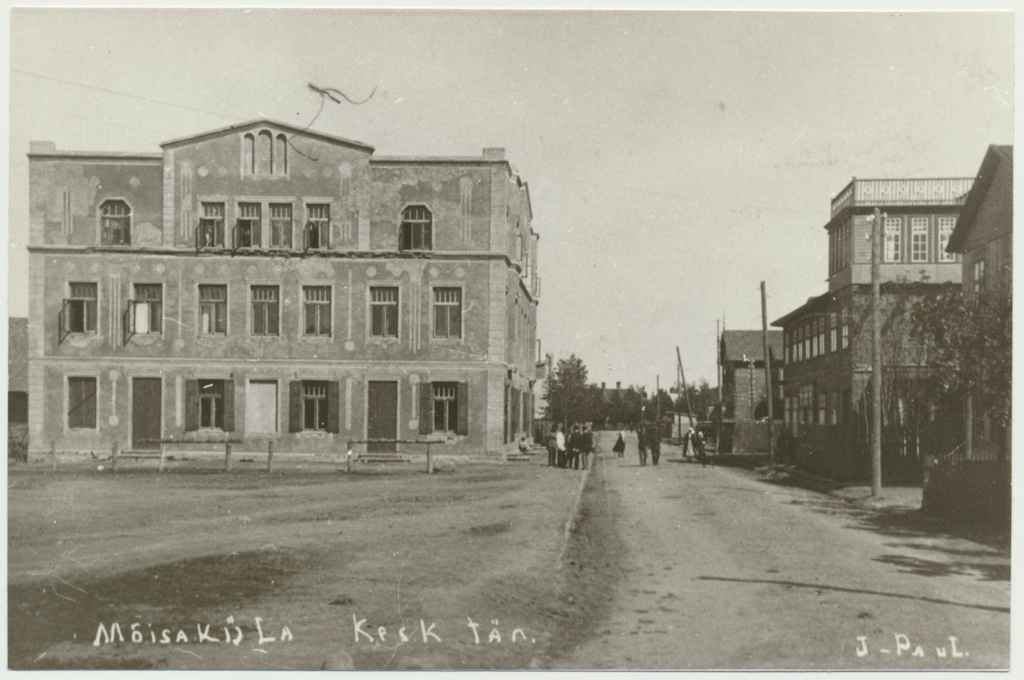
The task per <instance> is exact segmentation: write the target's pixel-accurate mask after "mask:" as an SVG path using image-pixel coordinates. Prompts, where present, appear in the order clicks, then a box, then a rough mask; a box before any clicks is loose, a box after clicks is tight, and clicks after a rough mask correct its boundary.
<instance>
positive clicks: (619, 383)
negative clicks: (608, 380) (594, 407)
mask: <svg viewBox="0 0 1024 680" xmlns="http://www.w3.org/2000/svg"><path fill="white" fill-rule="evenodd" d="M615 389H617V390H621V389H622V382H621V381H619V380H616V381H615Z"/></svg>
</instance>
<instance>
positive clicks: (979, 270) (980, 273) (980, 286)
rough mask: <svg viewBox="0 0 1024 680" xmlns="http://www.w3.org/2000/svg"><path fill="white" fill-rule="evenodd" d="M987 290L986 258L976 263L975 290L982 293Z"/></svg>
mask: <svg viewBox="0 0 1024 680" xmlns="http://www.w3.org/2000/svg"><path fill="white" fill-rule="evenodd" d="M983 290H985V260H984V259H981V260H976V261H975V263H974V292H975V293H980V292H982V291H983Z"/></svg>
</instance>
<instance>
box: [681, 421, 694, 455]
mask: <svg viewBox="0 0 1024 680" xmlns="http://www.w3.org/2000/svg"><path fill="white" fill-rule="evenodd" d="M693 435H694V431H693V428H692V427H688V428H687V429H686V432H685V433H684V434H683V458H684V459H685V460H689V459H690V448H691V447H692V446H693ZM694 452H696V448H694Z"/></svg>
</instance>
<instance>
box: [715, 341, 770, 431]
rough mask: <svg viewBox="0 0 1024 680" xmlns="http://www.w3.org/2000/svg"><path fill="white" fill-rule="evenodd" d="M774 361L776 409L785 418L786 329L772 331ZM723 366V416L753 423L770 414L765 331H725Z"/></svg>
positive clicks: (721, 343) (721, 354) (721, 344)
mask: <svg viewBox="0 0 1024 680" xmlns="http://www.w3.org/2000/svg"><path fill="white" fill-rule="evenodd" d="M768 352H769V357H770V359H771V363H772V387H773V388H774V389H773V390H772V391H773V394H772V411H773V415H774V417H775V418H778V419H780V420H781V419H782V386H781V383H782V370H783V366H782V331H774V330H773V331H768ZM718 356H719V363H720V364H721V366H722V417H723V419H724V420H732V421H736V422H751V421H755V420H758V419H760V418H766V417H768V401H767V392H766V390H765V384H764V338H763V337H762V333H761V331H723V332H722V337H721V340H720V341H719V348H718Z"/></svg>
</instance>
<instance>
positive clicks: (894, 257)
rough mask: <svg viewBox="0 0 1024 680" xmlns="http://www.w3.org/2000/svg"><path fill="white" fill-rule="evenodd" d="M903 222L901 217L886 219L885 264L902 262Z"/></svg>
mask: <svg viewBox="0 0 1024 680" xmlns="http://www.w3.org/2000/svg"><path fill="white" fill-rule="evenodd" d="M902 225H903V222H902V220H901V219H900V218H899V217H886V218H885V257H883V258H882V260H883V262H899V261H900V230H901V228H902Z"/></svg>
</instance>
